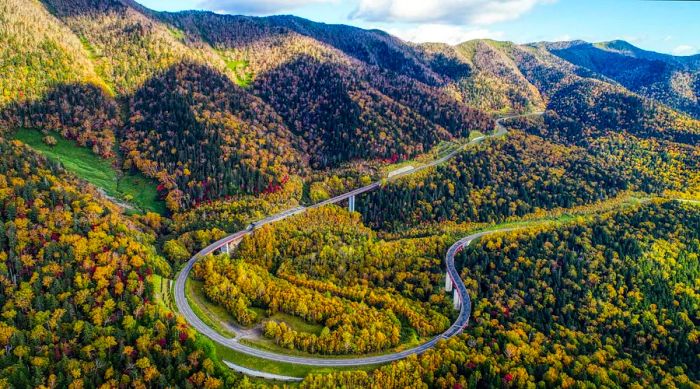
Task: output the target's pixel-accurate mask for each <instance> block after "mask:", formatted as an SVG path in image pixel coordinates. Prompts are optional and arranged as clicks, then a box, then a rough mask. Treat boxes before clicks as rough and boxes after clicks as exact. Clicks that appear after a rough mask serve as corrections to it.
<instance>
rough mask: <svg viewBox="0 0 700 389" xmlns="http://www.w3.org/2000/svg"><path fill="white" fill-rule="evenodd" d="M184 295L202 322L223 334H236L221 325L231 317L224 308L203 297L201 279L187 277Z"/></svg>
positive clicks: (227, 335)
mask: <svg viewBox="0 0 700 389" xmlns="http://www.w3.org/2000/svg"><path fill="white" fill-rule="evenodd" d="M185 296H187V303H188V304H189V305H190V307H192V311H194V314H195V315H197V317H198V318H199V319H200V320H202V321H203V322H204V324H206V325H207V326H209V327H210V328H211V329H213V330H214V331H216V332H218V333H219V334H221V335H223V336H226V337H229V338H233V337H234V336H235V335H236V334H234V333H233V332H231V331H229V330H227V329H226V328H224V326H223V325H221V323H222V322H224V323H225V322H230V321H231V320H233V318H232V317H231V315H230V314H229V313H228V312H226V310H225V309H224V308H222V307H220V306H218V305H215V304H212V303H210V302H209V301H208V300H207V299H206V297H204V292H202V282H201V281H195V280H192V279H189V278H188V279H187V282H186V283H185Z"/></svg>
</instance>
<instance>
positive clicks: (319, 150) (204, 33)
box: [0, 0, 700, 209]
mask: <svg viewBox="0 0 700 389" xmlns="http://www.w3.org/2000/svg"><path fill="white" fill-rule="evenodd" d="M0 18H1V19H2V20H3V21H4V22H3V24H4V25H5V26H6V28H4V29H2V30H0V47H2V50H3V58H5V60H4V62H3V65H2V66H3V71H2V74H1V75H0V89H2V91H3V95H1V96H0V109H2V111H3V112H2V114H0V117H1V118H2V124H3V127H6V128H8V129H12V128H15V127H38V128H44V129H47V130H56V131H60V132H61V133H62V134H63V135H64V136H65V137H67V138H72V139H76V140H78V141H79V142H80V143H81V144H84V145H86V146H88V147H91V148H92V149H93V150H94V151H95V152H96V153H98V154H100V155H103V156H105V157H112V156H115V155H118V156H119V161H120V163H121V165H122V166H123V167H124V168H127V169H137V170H140V171H141V172H143V173H145V174H146V175H148V176H151V177H154V178H156V179H157V180H158V181H159V182H160V184H161V190H163V191H164V192H167V195H168V198H169V204H170V205H171V208H173V209H179V208H180V207H187V206H190V205H192V204H194V203H195V202H198V201H201V200H206V199H211V198H218V197H222V196H228V195H234V194H238V193H260V192H265V191H272V190H274V188H275V187H277V186H278V185H280V184H282V183H284V182H285V180H287V177H288V176H289V175H292V174H300V175H303V174H307V173H308V172H310V171H312V170H315V169H321V168H327V167H335V166H338V165H340V164H343V163H345V162H348V161H353V160H357V159H362V160H367V159H369V160H372V159H374V160H389V161H396V160H403V159H407V158H411V157H414V156H416V155H419V154H421V153H423V152H425V151H427V150H428V149H430V148H431V147H433V146H435V145H437V144H438V143H439V142H440V141H443V140H449V139H454V138H457V137H464V136H467V135H468V134H469V132H470V131H471V130H481V131H488V130H490V129H491V128H493V121H492V119H491V115H492V114H493V113H494V112H510V111H518V112H520V111H530V110H542V109H548V110H549V114H548V115H547V118H548V121H549V124H550V125H551V126H554V127H561V128H562V129H564V130H563V131H564V133H565V134H567V136H569V137H570V138H572V139H576V138H577V136H578V134H581V133H584V132H585V133H586V134H588V135H590V134H595V133H598V132H601V133H602V132H605V131H629V132H630V133H634V134H636V135H640V136H659V137H662V138H666V139H670V140H674V141H678V142H686V143H689V142H691V143H694V142H698V134H699V133H700V125H699V124H698V121H697V120H696V119H698V118H699V117H700V104H699V103H698V98H699V96H700V71H699V70H700V69H699V67H700V56H694V57H675V56H670V55H665V54H658V53H653V52H649V51H644V50H641V49H639V48H636V47H634V46H632V45H630V44H629V43H626V42H623V41H612V42H604V43H595V44H591V43H586V42H582V41H574V42H556V43H535V44H528V45H517V44H513V43H509V42H497V41H491V40H474V41H469V42H464V43H462V44H459V45H455V46H449V45H445V44H421V45H417V44H412V43H408V42H404V41H402V40H400V39H398V38H396V37H393V36H391V35H389V34H387V33H385V32H382V31H377V30H363V29H360V28H355V27H350V26H343V25H328V24H323V23H316V22H312V21H309V20H305V19H301V18H297V17H292V16H273V17H264V18H258V17H247V16H229V15H220V14H215V13H210V12H178V13H162V12H155V11H152V10H149V9H146V8H144V7H143V6H141V5H139V4H137V3H135V2H133V1H130V0H96V1H92V0H44V1H42V2H24V1H20V0H8V1H6V2H5V4H4V5H3V6H2V7H0ZM115 150H116V151H117V152H115Z"/></svg>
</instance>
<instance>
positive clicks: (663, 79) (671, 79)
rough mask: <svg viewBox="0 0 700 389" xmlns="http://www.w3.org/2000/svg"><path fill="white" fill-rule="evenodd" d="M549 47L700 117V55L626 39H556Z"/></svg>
mask: <svg viewBox="0 0 700 389" xmlns="http://www.w3.org/2000/svg"><path fill="white" fill-rule="evenodd" d="M548 48H549V49H550V51H551V52H552V53H554V54H555V55H557V56H559V57H561V58H563V59H565V60H567V61H569V62H571V63H574V64H576V65H578V66H582V67H585V68H587V69H590V70H591V71H594V72H596V73H598V74H601V75H603V76H605V77H608V78H610V79H612V80H614V81H616V82H619V83H620V84H621V85H622V86H624V87H625V88H627V89H629V90H631V91H633V92H635V93H639V94H640V95H642V96H645V97H648V98H651V99H654V100H657V101H660V102H663V103H665V104H667V105H669V106H671V107H674V108H676V109H678V110H680V111H683V112H686V113H688V114H690V115H692V116H694V117H695V118H700V108H699V107H700V100H698V99H700V75H699V74H700V56H697V55H696V56H692V57H674V56H670V55H664V54H659V53H654V52H649V51H644V50H641V49H639V48H637V47H634V46H632V45H630V44H629V43H627V42H624V41H612V42H601V43H597V44H591V43H587V42H581V41H574V42H566V43H552V44H548Z"/></svg>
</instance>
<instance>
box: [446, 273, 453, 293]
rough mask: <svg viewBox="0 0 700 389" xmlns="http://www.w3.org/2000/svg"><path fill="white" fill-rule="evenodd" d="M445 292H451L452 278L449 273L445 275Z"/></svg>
mask: <svg viewBox="0 0 700 389" xmlns="http://www.w3.org/2000/svg"><path fill="white" fill-rule="evenodd" d="M445 292H448V293H449V292H452V277H450V273H447V274H446V275H445Z"/></svg>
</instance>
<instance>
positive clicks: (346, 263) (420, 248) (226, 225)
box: [0, 0, 700, 389]
mask: <svg viewBox="0 0 700 389" xmlns="http://www.w3.org/2000/svg"><path fill="white" fill-rule="evenodd" d="M0 58H2V60H0V62H1V63H0V68H1V71H0V155H1V156H2V158H0V286H1V287H2V288H1V289H0V316H1V318H0V387H3V388H4V387H17V388H23V387H37V388H54V387H69V388H76V389H77V388H82V387H105V388H107V387H136V388H146V387H172V386H180V387H188V388H189V387H192V388H195V387H197V388H199V387H210V388H229V387H242V388H248V387H267V386H272V387H274V386H275V385H276V384H275V383H273V382H272V381H269V380H262V379H251V378H248V377H247V376H244V375H243V374H239V373H236V372H234V371H233V370H231V369H230V368H229V367H228V366H227V365H226V364H224V363H223V362H224V361H228V362H233V363H237V364H241V365H242V366H244V367H248V368H252V369H254V370H265V371H266V372H275V373H280V374H283V375H287V374H288V375H290V376H296V377H298V378H303V381H302V382H300V383H299V384H298V386H299V387H301V388H326V387H377V388H391V387H416V388H426V387H428V388H446V389H447V388H452V389H457V388H467V387H469V388H483V387H580V388H583V387H635V388H644V387H670V388H698V387H699V385H698V383H699V382H700V375H699V373H698V372H700V365H699V363H698V356H699V355H700V346H699V342H700V330H699V329H698V325H699V324H700V322H699V321H698V317H699V316H700V311H699V307H700V301H698V298H699V294H698V281H697V280H698V279H699V278H700V277H699V271H700V268H699V265H698V255H700V236H699V234H700V209H699V208H698V206H697V204H696V202H697V201H700V197H699V196H700V122H699V121H698V104H697V101H698V100H697V97H698V85H700V84H699V80H698V77H697V74H700V71H699V65H700V61H698V58H697V57H687V58H686V57H677V56H671V55H663V54H658V53H652V52H647V51H644V50H641V49H638V48H636V47H634V46H632V45H630V44H628V43H626V42H621V41H614V42H600V43H594V44H588V43H586V42H580V41H577V42H557V43H547V42H542V43H532V44H515V43H511V42H498V41H493V40H486V39H479V40H473V41H468V42H463V43H460V44H457V45H447V44H414V43H410V42H406V41H403V40H401V39H399V38H397V37H394V36H392V35H390V34H388V33H385V32H382V31H379V30H363V29H360V28H356V27H352V26H342V25H332V24H324V23H317V22H312V21H309V20H305V19H302V18H298V17H293V16H272V17H248V16H232V15H222V14H217V13H212V12H199V11H191V12H173V13H166V12H157V11H153V10H150V9H147V8H145V7H144V6H142V5H140V4H138V3H137V2H135V1H131V0H40V1H29V2H27V1H21V0H4V1H2V2H1V3H0ZM540 111H543V114H542V115H534V116H529V117H527V118H519V119H510V120H504V121H503V124H504V125H505V127H504V128H500V127H498V126H497V124H496V123H497V119H498V118H503V117H510V116H511V115H513V114H517V113H537V112H540ZM499 122H500V121H499ZM496 129H498V130H503V129H506V130H507V131H499V132H498V134H502V133H506V134H505V135H503V136H497V137H488V135H490V134H491V133H492V131H493V130H496ZM22 132H24V133H25V134H26V133H27V132H31V133H32V134H34V137H35V138H36V141H37V142H43V144H42V148H49V149H51V150H54V151H56V150H58V149H59V147H56V145H57V144H64V145H66V144H70V147H75V148H78V149H79V150H81V151H85V152H86V153H91V154H88V155H90V157H94V158H95V159H94V160H99V161H100V162H103V163H102V164H95V166H90V167H91V168H92V170H100V169H104V170H109V169H111V170H110V172H109V173H110V174H104V175H103V176H104V177H107V178H105V179H107V180H113V181H114V182H113V183H112V182H110V183H109V184H110V185H112V184H113V186H115V187H116V186H118V185H119V183H118V181H119V179H120V178H122V177H123V176H125V175H126V176H134V177H138V178H139V183H141V184H143V185H146V186H148V185H152V187H151V190H150V191H148V192H149V193H151V194H152V193H153V192H157V202H159V204H160V205H161V206H159V207H157V208H148V209H143V208H141V209H139V208H137V207H133V204H131V203H130V202H129V199H128V198H126V196H124V198H122V197H120V196H116V197H114V196H115V195H114V192H110V191H106V190H105V189H107V188H104V187H101V186H100V184H99V183H98V182H96V181H91V182H93V185H98V187H95V186H93V185H90V184H87V183H86V182H85V181H84V180H85V179H86V177H81V176H80V172H79V171H73V173H69V170H70V169H69V167H70V166H69V164H67V163H66V162H67V161H65V160H61V158H58V157H55V155H58V153H54V154H55V155H54V157H55V158H51V159H49V158H47V157H45V156H44V155H42V154H40V153H37V152H36V150H33V149H31V148H30V147H28V146H27V145H25V144H23V143H22V142H20V141H13V140H10V139H18V138H20V137H18V136H17V134H20V133H22ZM482 134H483V135H484V136H487V137H488V138H480V139H482V140H481V141H476V142H472V143H470V144H467V143H468V142H469V140H470V139H474V138H476V137H480V136H481V135H482ZM61 138H63V139H61ZM24 139H25V140H26V138H24ZM57 139H58V141H57ZM59 141H60V142H59ZM64 142H65V143H64ZM83 148H84V149H83ZM37 149H38V148H37ZM458 149H459V150H460V151H459V152H455V153H454V157H453V158H450V159H449V160H445V162H444V163H441V164H439V165H437V166H434V167H431V168H427V169H425V170H422V171H420V172H418V173H415V174H412V175H410V176H406V177H402V178H400V179H397V180H393V179H390V178H389V177H388V174H389V172H391V171H393V170H395V169H398V168H401V167H406V166H416V167H417V166H421V165H422V164H424V163H426V162H428V161H432V160H434V159H438V158H440V157H442V156H444V155H446V154H448V153H449V152H451V151H454V150H458ZM93 154H94V155H93ZM91 160H92V159H91ZM61 162H62V163H61ZM83 162H85V163H86V164H90V162H89V161H83ZM98 165H99V166H98ZM74 174H76V175H77V176H76V175H74ZM375 181H379V182H381V183H382V185H381V186H380V187H379V188H377V189H376V190H374V191H372V192H369V193H365V194H362V195H361V196H358V198H357V209H356V210H357V212H349V211H347V210H346V205H347V204H345V203H341V204H338V205H333V206H325V207H322V208H318V209H312V208H308V209H307V210H306V212H305V213H303V214H299V215H296V216H294V217H290V218H287V219H285V220H283V221H279V222H275V223H274V224H272V225H265V226H262V227H261V228H258V229H256V230H255V232H254V233H253V234H250V235H248V236H246V237H245V238H244V239H243V240H242V241H241V242H240V244H239V245H238V246H237V247H235V248H233V250H232V252H231V254H230V255H224V254H221V253H220V252H217V253H216V254H214V255H209V256H206V257H202V258H198V259H199V260H198V262H197V263H196V265H195V266H194V268H193V271H192V272H191V274H190V277H191V279H190V280H189V281H188V282H189V284H188V285H189V287H190V289H191V290H192V291H193V292H192V294H191V295H188V296H187V297H188V298H191V299H193V301H194V299H199V300H197V302H203V305H202V306H203V307H204V308H207V309H208V310H202V311H201V312H195V314H198V315H202V316H201V317H202V318H203V319H206V320H208V322H213V321H214V320H219V319H220V318H222V317H223V318H225V319H226V320H228V319H231V320H230V323H224V324H228V325H231V326H240V327H242V328H244V329H245V330H246V331H248V332H250V333H254V334H255V336H257V338H255V337H254V339H253V341H251V339H238V340H236V341H242V342H248V343H246V344H248V345H251V343H253V344H252V345H254V346H255V347H258V348H260V349H267V350H274V351H276V352H281V353H285V354H289V355H296V356H309V357H325V358H352V357H358V356H367V355H370V354H371V355H378V354H387V353H392V352H395V351H398V350H405V349H407V348H410V347H413V346H415V345H418V344H420V343H423V342H425V341H427V340H429V339H432V338H433V337H435V336H438V335H440V334H441V333H442V332H443V331H445V329H447V328H449V326H450V325H451V323H452V322H453V321H454V320H455V318H456V317H457V312H456V311H455V310H454V309H453V301H452V299H453V297H452V295H451V294H449V293H445V291H444V285H445V265H444V260H445V252H446V250H447V248H448V247H450V245H451V244H453V243H454V242H455V241H457V240H458V239H460V238H462V237H464V236H466V235H467V234H471V233H474V232H476V231H479V230H481V229H496V228H505V227H508V228H512V227H520V228H518V229H516V230H513V231H509V232H502V233H497V234H494V235H489V236H487V237H484V238H482V239H480V240H478V241H474V242H473V243H472V244H471V245H470V246H469V247H467V248H465V249H464V250H463V251H462V252H461V254H460V255H459V256H458V257H457V268H458V269H459V270H460V271H461V275H462V278H463V279H464V280H465V283H466V286H467V288H468V290H469V294H470V296H471V301H472V311H471V316H470V321H469V325H468V326H467V327H466V329H465V330H464V333H462V334H460V335H458V336H456V337H454V338H451V339H449V340H440V341H439V342H437V344H436V346H435V347H434V348H432V349H430V350H428V351H427V352H425V353H423V354H420V355H413V356H410V357H408V358H405V359H403V360H400V361H396V362H393V363H387V364H384V365H381V366H371V367H366V368H362V369H360V368H357V369H329V368H321V367H319V366H310V367H309V366H306V367H300V366H291V365H290V364H284V363H275V362H271V361H267V360H262V359H256V358H254V357H252V356H250V355H244V354H241V353H236V352H234V351H232V350H230V349H229V348H227V347H224V346H221V345H218V344H214V343H212V341H211V340H209V339H208V338H207V337H206V336H204V335H202V334H199V333H197V331H195V330H194V329H193V328H192V327H191V326H190V324H188V323H187V321H186V320H185V318H184V317H183V316H182V315H181V314H180V313H178V312H176V309H175V308H176V306H177V305H176V303H175V302H174V297H173V293H172V288H169V286H171V285H170V283H171V281H173V280H174V279H175V278H176V275H177V274H178V272H179V271H180V269H182V268H183V266H184V264H185V263H186V262H187V261H189V260H190V259H191V258H192V256H193V255H195V254H196V253H197V252H199V251H200V250H201V249H203V248H205V247H207V246H208V245H209V244H211V243H213V242H215V241H217V240H219V239H221V238H223V237H226V236H228V235H229V234H231V233H234V232H236V231H240V230H243V229H245V228H246V227H247V226H249V225H251V223H252V222H255V221H257V220H260V219H263V218H265V217H267V216H269V215H272V214H275V213H278V212H282V211H285V210H289V209H293V208H296V207H300V206H309V205H312V204H314V203H317V202H319V201H323V200H325V199H328V198H330V197H332V196H336V195H339V194H342V193H345V192H348V191H350V190H352V189H355V188H358V187H361V186H365V185H368V184H370V183H372V182H375ZM105 186H107V185H105ZM151 197H154V196H153V195H151ZM150 200H156V199H153V198H151V199H150ZM680 200H683V201H680ZM154 202H155V201H154ZM163 203H164V204H166V205H167V210H165V209H164V208H163V207H162V204H163ZM148 210H151V211H155V212H159V213H154V212H149V211H148ZM190 289H188V291H189V290H190ZM197 293H199V294H197ZM200 300H201V301H200ZM192 305H194V304H192ZM205 316H206V317H205ZM214 324H216V323H214ZM218 324H221V323H218ZM302 372H303V373H302ZM295 385H296V384H295ZM279 386H282V385H279V384H277V387H279Z"/></svg>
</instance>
